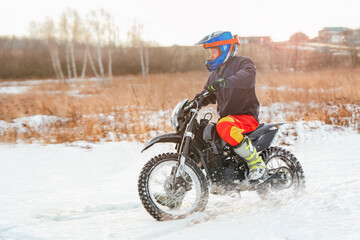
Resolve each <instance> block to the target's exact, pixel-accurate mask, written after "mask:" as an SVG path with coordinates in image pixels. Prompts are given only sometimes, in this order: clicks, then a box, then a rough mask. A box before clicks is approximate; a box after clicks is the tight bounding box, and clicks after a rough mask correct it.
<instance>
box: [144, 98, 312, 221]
mask: <svg viewBox="0 0 360 240" xmlns="http://www.w3.org/2000/svg"><path fill="white" fill-rule="evenodd" d="M209 95H210V93H209V92H207V91H205V92H203V93H202V94H201V95H200V96H199V97H198V98H196V99H194V100H192V101H188V100H187V99H185V100H183V101H181V102H179V103H178V104H177V106H176V107H175V109H174V110H173V113H172V116H171V124H172V126H173V128H174V129H175V131H176V133H170V134H164V135H161V136H157V137H155V138H153V139H152V140H150V141H149V142H148V143H147V144H146V146H145V147H144V149H143V150H142V152H143V151H145V150H146V149H149V148H150V147H152V146H153V145H154V144H157V143H175V144H176V145H175V149H176V152H174V153H163V154H160V155H158V156H155V157H153V158H151V159H150V160H149V161H148V162H147V163H146V164H145V166H144V167H143V169H142V171H141V173H140V176H139V179H138V193H139V196H140V199H141V202H142V204H143V206H144V208H145V209H146V210H147V212H148V213H149V214H150V215H151V216H152V217H154V218H155V219H156V220H159V221H163V220H170V219H179V218H185V217H186V216H188V215H189V214H191V213H193V212H197V211H202V210H204V209H205V207H206V205H207V202H208V198H209V192H211V193H213V194H228V193H231V192H239V193H240V192H241V191H256V192H257V193H258V194H259V196H260V197H261V198H274V197H277V196H280V195H283V194H284V196H287V197H288V196H290V197H292V196H295V195H298V194H299V193H301V192H302V191H303V190H304V189H305V176H304V171H303V168H302V166H301V164H300V163H299V161H298V160H297V159H296V157H295V156H294V155H293V154H292V153H291V152H289V151H287V150H285V149H282V148H280V147H270V145H271V143H272V141H273V140H274V137H275V136H276V134H277V132H278V128H277V126H279V125H281V124H283V123H272V124H264V123H262V124H260V125H259V126H258V128H257V129H256V130H254V131H253V132H250V133H246V135H247V136H248V137H249V138H250V140H251V141H252V143H253V145H254V146H255V147H256V149H257V151H258V152H259V154H260V156H261V157H262V159H263V160H264V161H265V163H266V165H267V178H266V179H261V180H256V181H249V180H248V178H247V175H248V172H249V169H248V166H247V164H246V162H245V160H244V159H242V158H241V157H239V156H238V155H237V154H236V153H235V152H234V151H233V149H232V147H231V146H230V145H229V144H227V143H225V142H224V141H223V140H222V139H221V138H220V137H219V136H218V135H217V131H216V124H215V123H211V122H210V120H211V118H212V115H211V113H206V114H205V115H204V118H203V119H200V121H198V120H197V116H198V113H199V110H200V108H199V106H201V103H202V101H203V100H204V99H205V98H206V97H208V96H209Z"/></svg>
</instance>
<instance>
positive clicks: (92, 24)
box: [87, 11, 105, 82]
mask: <svg viewBox="0 0 360 240" xmlns="http://www.w3.org/2000/svg"><path fill="white" fill-rule="evenodd" d="M87 23H88V26H89V30H90V32H91V33H92V34H94V35H95V36H96V45H97V59H98V65H99V70H100V75H101V78H102V80H103V82H104V81H105V74H104V67H103V64H102V52H101V45H102V43H103V35H104V27H103V24H102V23H101V21H100V17H99V14H98V12H96V11H91V12H90V14H88V17H87Z"/></svg>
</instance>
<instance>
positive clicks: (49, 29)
mask: <svg viewBox="0 0 360 240" xmlns="http://www.w3.org/2000/svg"><path fill="white" fill-rule="evenodd" d="M30 35H31V36H32V37H36V38H38V37H39V38H44V39H46V42H47V45H48V48H49V53H50V57H51V63H52V66H53V69H54V72H55V75H56V77H57V79H59V80H60V81H65V77H64V73H63V71H62V68H61V64H60V60H59V55H58V49H57V43H56V28H55V23H54V20H53V19H51V18H50V17H47V18H46V19H45V21H44V22H43V23H37V22H31V23H30Z"/></svg>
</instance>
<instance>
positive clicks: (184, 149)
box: [175, 109, 197, 177]
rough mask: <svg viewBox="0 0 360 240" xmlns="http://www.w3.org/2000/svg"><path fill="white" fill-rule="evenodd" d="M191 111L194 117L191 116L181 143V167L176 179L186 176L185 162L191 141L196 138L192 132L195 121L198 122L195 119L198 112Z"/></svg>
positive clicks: (178, 169) (177, 171)
mask: <svg viewBox="0 0 360 240" xmlns="http://www.w3.org/2000/svg"><path fill="white" fill-rule="evenodd" d="M190 111H191V112H192V116H191V120H190V121H189V123H188V125H187V127H186V129H185V132H184V136H183V139H182V141H181V145H180V148H179V151H178V153H179V159H178V161H179V165H178V168H177V170H176V174H175V177H179V176H183V174H184V169H185V161H186V159H187V158H188V155H189V149H190V141H191V139H193V138H194V133H193V132H192V130H193V126H194V121H196V120H195V118H196V113H197V111H196V110H195V109H191V110H190Z"/></svg>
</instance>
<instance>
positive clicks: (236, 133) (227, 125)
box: [216, 115, 259, 146]
mask: <svg viewBox="0 0 360 240" xmlns="http://www.w3.org/2000/svg"><path fill="white" fill-rule="evenodd" d="M258 126H259V123H258V122H257V121H256V120H255V118H254V117H253V116H251V115H229V116H226V117H223V118H221V119H220V120H219V122H218V123H217V124H216V130H217V132H218V134H219V136H220V137H221V138H222V139H223V140H224V141H225V142H227V143H228V144H230V145H231V146H236V145H239V143H240V142H241V141H242V140H243V139H244V136H243V133H247V132H251V131H254V130H255V129H256V128H257V127H258Z"/></svg>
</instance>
